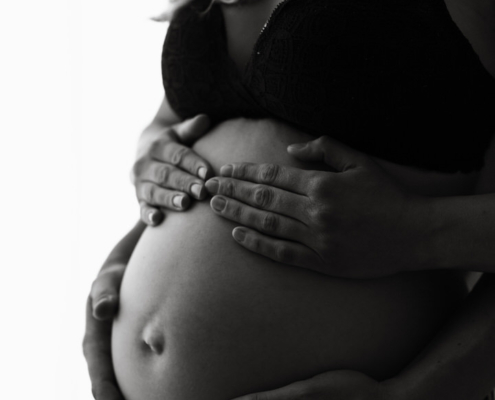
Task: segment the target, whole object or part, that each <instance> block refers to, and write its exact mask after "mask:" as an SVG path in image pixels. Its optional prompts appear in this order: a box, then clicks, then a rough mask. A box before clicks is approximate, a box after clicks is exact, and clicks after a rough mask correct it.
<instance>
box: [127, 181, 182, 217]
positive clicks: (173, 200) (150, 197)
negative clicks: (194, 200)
mask: <svg viewBox="0 0 495 400" xmlns="http://www.w3.org/2000/svg"><path fill="white" fill-rule="evenodd" d="M136 194H137V198H138V200H139V201H140V202H145V203H147V204H149V205H152V206H159V207H165V208H168V209H170V210H178V211H182V210H185V209H186V208H187V207H188V206H189V204H190V199H189V196H188V195H187V194H185V193H182V192H177V191H175V190H168V189H164V188H162V187H160V186H158V185H156V184H154V183H152V182H140V183H139V184H138V185H137V187H136Z"/></svg>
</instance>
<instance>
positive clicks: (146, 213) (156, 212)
mask: <svg viewBox="0 0 495 400" xmlns="http://www.w3.org/2000/svg"><path fill="white" fill-rule="evenodd" d="M139 207H140V210H141V221H143V222H144V223H145V224H146V225H148V226H158V225H160V224H161V223H162V222H163V220H164V218H165V213H164V212H163V211H162V210H160V209H158V208H156V207H153V206H150V205H149V204H146V203H145V202H144V201H141V202H140V203H139Z"/></svg>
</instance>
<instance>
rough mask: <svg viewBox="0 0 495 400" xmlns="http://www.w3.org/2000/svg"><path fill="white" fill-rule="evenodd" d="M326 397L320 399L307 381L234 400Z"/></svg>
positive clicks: (286, 399)
mask: <svg viewBox="0 0 495 400" xmlns="http://www.w3.org/2000/svg"><path fill="white" fill-rule="evenodd" d="M324 398H326V397H318V394H316V393H315V391H313V390H312V389H311V387H310V386H309V385H308V384H307V383H306V381H301V382H295V383H291V384H290V385H287V386H284V387H282V388H280V389H275V390H270V391H268V392H261V393H253V394H249V395H247V396H241V397H237V398H235V399H233V400H302V399H314V400H318V399H321V400H323V399H324Z"/></svg>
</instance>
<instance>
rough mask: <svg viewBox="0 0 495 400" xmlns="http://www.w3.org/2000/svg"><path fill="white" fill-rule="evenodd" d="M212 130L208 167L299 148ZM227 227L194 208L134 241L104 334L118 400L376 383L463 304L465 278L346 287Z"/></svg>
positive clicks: (423, 277) (205, 151)
mask: <svg viewBox="0 0 495 400" xmlns="http://www.w3.org/2000/svg"><path fill="white" fill-rule="evenodd" d="M223 128H225V126H224V127H223ZM222 132H223V131H222V130H220V131H217V132H216V133H215V132H213V133H212V134H211V135H209V136H207V137H205V138H204V140H203V141H201V142H199V143H198V144H197V151H198V152H199V153H201V154H202V155H203V156H205V157H206V158H209V159H210V160H215V161H214V165H213V166H214V168H215V169H217V170H218V167H219V166H220V165H221V164H223V163H225V162H231V161H243V160H246V161H253V162H266V161H271V162H278V163H281V164H291V163H292V164H293V163H294V162H293V161H292V160H290V159H288V158H287V156H286V155H285V154H286V153H285V146H286V144H287V143H286V142H294V139H295V141H297V140H298V139H299V140H304V138H301V137H297V138H295V137H294V135H296V134H295V133H293V134H291V133H287V132H286V133H284V134H283V135H281V136H280V135H275V134H272V135H267V136H268V137H269V139H267V138H266V136H262V135H258V134H257V133H253V135H252V136H255V137H254V138H253V137H252V136H249V137H247V136H248V135H246V134H244V135H238V134H234V133H230V134H229V135H228V136H225V134H224V133H222ZM256 135H258V136H259V137H258V138H256ZM224 136H225V137H224ZM232 136H234V137H235V136H238V137H237V138H236V140H233V141H232V142H230V141H229V140H230V139H229V140H227V141H225V140H224V139H226V138H231V137H232ZM246 137H247V138H246ZM221 139H222V140H221ZM219 143H221V145H219ZM274 154H277V155H278V156H275V159H274ZM277 157H280V159H277ZM298 166H301V165H298ZM313 167H314V166H313ZM234 226H235V225H234V224H233V223H231V222H229V221H226V220H222V219H220V218H219V217H217V216H216V215H214V214H213V213H212V212H211V210H210V209H209V205H208V204H207V203H198V204H196V205H195V206H194V207H193V208H192V209H191V210H190V211H188V212H186V213H169V214H167V218H166V221H165V223H164V224H163V225H161V226H160V227H158V228H153V229H147V230H146V231H145V232H144V234H143V236H142V238H141V240H140V242H139V244H138V246H137V247H136V250H135V252H134V254H133V256H132V259H131V261H130V263H129V266H128V269H127V271H126V275H125V277H124V281H123V283H122V288H121V307H120V311H119V315H118V317H117V319H116V321H115V323H114V326H113V337H112V356H113V360H114V367H115V372H116V376H117V379H118V382H119V385H120V386H121V389H122V391H123V393H124V395H125V396H126V398H127V399H128V400H133V399H142V400H147V399H174V400H191V399H201V400H209V399H211V400H223V399H225V400H228V399H232V398H234V397H237V396H239V395H242V394H246V393H250V392H254V391H259V390H267V389H271V388H275V387H279V386H282V385H286V384H288V383H291V382H293V381H296V380H300V379H304V378H309V377H311V376H313V375H315V374H317V373H321V372H324V371H328V370H334V369H355V370H359V371H363V372H365V373H367V374H369V375H371V376H373V377H375V378H377V379H384V378H386V377H389V376H391V375H394V374H395V373H397V372H398V371H399V370H400V369H401V368H403V367H404V366H405V365H406V364H407V363H408V362H409V361H410V360H411V359H412V358H413V357H414V356H415V354H417V352H418V351H419V350H420V349H421V348H422V347H423V346H424V345H425V343H426V342H427V341H428V340H429V339H430V338H431V336H432V335H433V334H434V333H435V332H436V331H437V330H438V328H439V326H440V324H441V323H442V321H443V319H444V318H445V316H446V315H448V314H449V313H450V312H451V311H452V309H453V308H454V307H455V305H456V304H457V303H458V301H459V300H460V299H461V298H462V297H463V296H464V295H465V290H464V285H463V281H462V280H461V279H458V277H456V276H455V275H452V274H446V273H412V274H401V275H396V276H394V277H389V278H385V279H377V280H366V281H364V280H362V281H356V280H345V279H335V278H330V277H327V276H324V275H321V274H317V273H314V272H310V271H306V270H302V269H298V268H293V267H290V266H287V265H282V264H277V263H275V262H272V261H270V260H268V259H266V258H263V257H260V256H257V255H256V254H253V253H250V252H248V251H246V250H245V249H243V248H241V247H240V246H238V245H236V244H235V242H234V241H233V240H232V239H231V231H232V229H233V227H234Z"/></svg>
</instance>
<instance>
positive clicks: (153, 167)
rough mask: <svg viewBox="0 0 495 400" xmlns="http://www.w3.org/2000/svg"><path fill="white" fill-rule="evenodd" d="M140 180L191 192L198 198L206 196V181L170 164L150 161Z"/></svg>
mask: <svg viewBox="0 0 495 400" xmlns="http://www.w3.org/2000/svg"><path fill="white" fill-rule="evenodd" d="M139 180H141V181H148V182H153V183H155V184H157V185H158V186H161V187H163V188H167V189H174V190H179V191H181V192H186V193H189V194H190V195H191V196H193V197H194V198H196V199H198V200H202V199H204V198H205V197H206V189H205V187H204V182H203V181H202V180H201V179H199V178H196V177H195V176H193V175H191V174H189V173H187V172H184V171H182V170H180V169H179V168H177V167H174V166H173V165H170V164H164V163H160V162H155V161H150V162H149V164H148V166H147V167H146V168H145V169H144V170H143V172H142V173H141V175H140V176H139Z"/></svg>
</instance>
